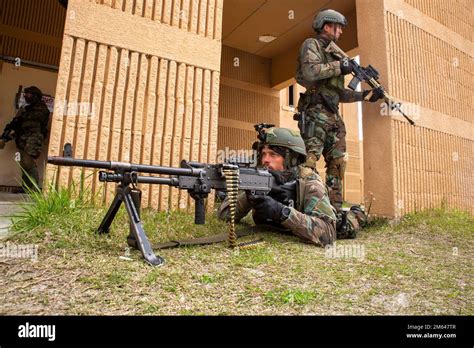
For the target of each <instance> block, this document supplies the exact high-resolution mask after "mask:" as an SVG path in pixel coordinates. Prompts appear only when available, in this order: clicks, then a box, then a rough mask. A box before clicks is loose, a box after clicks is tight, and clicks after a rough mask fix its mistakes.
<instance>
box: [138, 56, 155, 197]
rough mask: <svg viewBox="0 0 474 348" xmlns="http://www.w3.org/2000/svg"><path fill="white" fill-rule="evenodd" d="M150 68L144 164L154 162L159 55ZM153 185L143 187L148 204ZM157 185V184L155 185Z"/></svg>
mask: <svg viewBox="0 0 474 348" xmlns="http://www.w3.org/2000/svg"><path fill="white" fill-rule="evenodd" d="M149 65H150V69H149V72H148V83H147V89H146V97H145V99H146V103H145V105H146V109H145V115H144V119H145V121H144V122H143V129H142V133H143V134H144V136H143V145H142V149H143V151H142V152H141V158H140V163H144V164H152V157H153V153H152V152H153V133H154V131H153V129H154V125H155V120H156V118H157V114H156V83H157V78H158V67H159V60H158V57H156V56H153V57H151V59H150V62H149ZM152 186H153V185H146V186H144V187H143V198H142V202H143V203H145V204H146V205H147V206H153V204H152V202H151V199H150V197H151V195H150V193H151V187H152ZM155 186H156V185H155Z"/></svg>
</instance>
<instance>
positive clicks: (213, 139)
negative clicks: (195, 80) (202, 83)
mask: <svg viewBox="0 0 474 348" xmlns="http://www.w3.org/2000/svg"><path fill="white" fill-rule="evenodd" d="M219 85H220V73H219V72H218V71H213V72H212V75H211V101H210V103H211V118H210V124H209V146H208V155H207V158H208V160H209V161H212V162H213V163H214V162H215V160H216V156H217V126H218V122H219V120H218V119H219Z"/></svg>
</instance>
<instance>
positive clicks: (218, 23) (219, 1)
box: [214, 0, 224, 41]
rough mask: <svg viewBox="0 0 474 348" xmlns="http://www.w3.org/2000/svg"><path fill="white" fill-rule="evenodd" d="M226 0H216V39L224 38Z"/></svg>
mask: <svg viewBox="0 0 474 348" xmlns="http://www.w3.org/2000/svg"><path fill="white" fill-rule="evenodd" d="M223 6H224V0H216V6H215V15H214V39H215V40H217V41H221V40H222V12H223Z"/></svg>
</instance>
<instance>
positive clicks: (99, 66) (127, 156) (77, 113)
mask: <svg viewBox="0 0 474 348" xmlns="http://www.w3.org/2000/svg"><path fill="white" fill-rule="evenodd" d="M97 2H103V4H98V3H97V4H96V3H95V2H94V1H92V2H89V1H85V0H70V1H69V5H68V10H67V17H66V18H67V19H66V26H65V35H64V40H63V49H62V54H61V65H60V70H59V77H58V85H57V91H56V99H57V100H58V101H59V100H63V101H66V102H67V103H68V104H69V103H73V104H74V103H85V105H89V106H90V107H91V109H90V110H92V112H88V110H87V109H84V110H74V108H70V107H68V108H67V110H64V109H61V108H59V107H58V108H55V111H54V116H53V126H52V127H53V131H52V138H51V143H50V150H49V154H50V155H60V154H61V153H62V146H63V144H64V143H66V142H70V143H72V144H73V147H74V149H75V151H74V156H75V157H76V158H88V159H97V160H113V161H126V162H134V163H145V164H155V165H164V166H170V165H171V166H179V162H180V160H181V159H182V158H186V159H191V160H196V161H203V162H205V161H208V160H210V159H213V158H215V153H216V150H217V148H216V145H217V104H218V98H219V75H220V73H219V70H220V52H221V43H220V39H221V18H222V0H203V1H197V0H190V1H183V2H181V1H172V0H164V1H153V2H151V1H146V2H145V1H143V0H142V1H140V0H138V1H136V0H135V1H132V0H127V1H97ZM103 23H108V25H106V26H104V25H103ZM73 104H72V105H73ZM47 170H48V177H50V178H51V177H53V176H54V175H56V174H58V173H57V172H58V168H57V167H56V166H51V165H49V166H48V168H47ZM80 173H81V169H79V168H72V169H71V168H67V167H62V168H60V169H59V183H61V184H63V185H67V184H69V183H70V182H71V181H72V180H79V177H80ZM90 173H92V171H91V170H85V174H86V176H87V175H89V174H90ZM91 185H92V188H93V190H94V191H97V192H102V187H103V184H102V183H99V182H98V181H97V179H93V180H92V182H91ZM114 189H115V186H114V185H107V188H106V196H107V198H109V199H110V198H111V196H112V195H113V193H114ZM142 190H143V200H142V203H143V204H144V205H145V206H146V205H151V206H153V207H159V208H161V209H166V208H168V207H171V208H178V207H180V208H185V207H186V206H187V202H188V195H187V194H185V193H183V192H178V191H177V190H176V189H169V188H168V187H159V186H157V185H154V186H152V185H142Z"/></svg>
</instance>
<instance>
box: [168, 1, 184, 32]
mask: <svg viewBox="0 0 474 348" xmlns="http://www.w3.org/2000/svg"><path fill="white" fill-rule="evenodd" d="M181 16H182V13H181V0H173V4H172V11H171V25H172V26H173V27H179V20H180V18H181Z"/></svg>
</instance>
